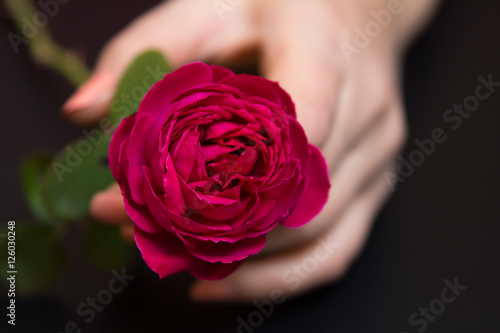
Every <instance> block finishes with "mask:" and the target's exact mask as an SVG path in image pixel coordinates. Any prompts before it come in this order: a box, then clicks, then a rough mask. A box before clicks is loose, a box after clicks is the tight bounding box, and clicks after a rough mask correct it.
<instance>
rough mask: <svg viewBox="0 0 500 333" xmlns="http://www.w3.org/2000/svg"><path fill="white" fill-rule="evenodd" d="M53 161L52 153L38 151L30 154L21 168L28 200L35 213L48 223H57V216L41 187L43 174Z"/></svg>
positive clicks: (38, 217)
mask: <svg viewBox="0 0 500 333" xmlns="http://www.w3.org/2000/svg"><path fill="white" fill-rule="evenodd" d="M51 161H52V156H51V155H49V154H44V153H36V154H33V155H30V156H28V157H27V158H26V159H25V160H24V162H23V165H22V168H21V179H22V185H23V190H24V195H25V197H26V202H27V203H28V206H29V208H30V209H31V212H32V213H33V215H34V216H35V217H36V218H37V219H38V220H40V221H41V222H45V223H47V224H55V223H56V222H55V217H54V216H52V214H51V213H50V211H49V209H48V207H47V205H46V203H45V202H44V200H43V197H42V193H41V190H40V187H41V183H42V175H43V173H44V171H45V170H46V168H47V166H49V165H50V162H51Z"/></svg>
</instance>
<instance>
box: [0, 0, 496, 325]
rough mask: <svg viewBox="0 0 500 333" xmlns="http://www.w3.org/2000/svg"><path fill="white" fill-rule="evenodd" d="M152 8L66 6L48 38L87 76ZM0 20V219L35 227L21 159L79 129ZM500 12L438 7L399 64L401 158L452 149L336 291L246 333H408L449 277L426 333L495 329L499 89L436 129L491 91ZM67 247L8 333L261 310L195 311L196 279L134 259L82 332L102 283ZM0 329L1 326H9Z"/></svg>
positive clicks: (282, 308)
mask: <svg viewBox="0 0 500 333" xmlns="http://www.w3.org/2000/svg"><path fill="white" fill-rule="evenodd" d="M156 2H157V1H154V0H148V1H140V2H139V1H130V2H128V3H127V4H126V5H123V2H122V1H118V0H113V1H111V0H108V1H98V0H85V1H84V0H72V1H71V2H69V3H68V4H67V5H64V6H62V7H61V9H60V13H59V14H58V15H57V16H56V17H54V18H53V19H51V20H50V28H51V30H52V31H53V32H54V35H55V36H56V38H57V39H58V40H59V41H61V42H62V43H63V44H65V45H67V46H68V47H71V48H74V49H76V50H78V51H79V52H80V53H81V54H83V55H84V56H85V57H86V59H87V60H88V63H89V64H91V65H92V64H94V63H95V60H96V56H97V54H98V51H99V49H100V48H101V47H102V45H104V43H105V42H106V41H107V40H108V39H109V38H110V37H111V36H112V35H113V34H114V33H116V32H117V31H119V30H120V28H122V27H123V26H125V25H126V24H127V22H129V21H130V20H131V19H132V18H133V17H135V16H136V15H138V14H139V13H140V12H143V11H144V10H146V9H148V8H150V7H151V6H152V5H153V4H154V3H156ZM117 9H119V10H117ZM1 13H2V15H1V17H0V71H1V75H0V87H1V89H0V101H1V102H0V103H1V104H0V105H1V115H0V124H1V131H0V147H1V148H0V149H1V155H0V156H1V161H2V163H0V174H1V180H2V186H1V187H0V199H1V200H0V202H1V207H2V209H1V221H2V222H6V221H8V220H16V221H17V220H20V219H25V218H29V217H30V214H29V211H28V209H27V207H26V205H25V203H24V200H23V196H22V194H21V191H20V183H19V166H20V163H21V160H22V158H23V156H25V155H26V154H28V153H29V152H32V151H36V150H39V149H41V148H45V149H49V150H53V151H56V150H58V149H60V148H62V147H63V146H64V145H65V144H66V143H67V142H69V140H70V139H72V138H75V137H77V136H79V134H80V131H81V130H80V129H77V128H74V127H72V126H70V125H68V124H67V123H66V122H65V121H64V120H62V119H61V118H60V116H59V113H58V110H59V108H60V106H61V105H62V103H63V102H64V100H65V99H66V98H67V97H68V96H69V95H70V94H71V92H72V88H71V87H70V86H69V85H68V84H67V83H65V81H64V80H62V79H61V78H60V77H58V76H57V75H55V74H53V73H51V72H50V71H47V70H41V69H40V68H37V67H36V66H35V65H33V64H32V62H31V61H30V58H29V56H28V54H27V52H26V48H25V47H21V52H19V53H18V54H15V53H14V51H13V50H12V48H11V46H10V44H9V42H8V40H7V38H6V35H7V33H8V32H10V31H15V30H14V26H13V24H12V23H11V22H10V21H9V20H8V19H7V18H6V15H5V11H4V10H2V12H1ZM499 14H500V3H499V2H498V1H494V0H490V1H488V0H481V1H474V2H473V1H465V0H463V1H457V0H449V1H444V3H443V6H442V7H441V10H440V12H439V13H438V15H437V17H436V19H435V21H434V23H433V24H432V25H431V27H430V28H429V29H428V30H427V32H426V33H425V34H424V35H423V36H422V38H421V39H420V40H419V41H418V42H417V43H416V44H415V45H414V47H413V48H412V49H411V51H410V52H409V54H408V57H407V60H406V63H405V70H404V92H405V98H406V106H407V110H408V120H409V126H410V136H409V141H408V145H407V148H406V151H405V152H404V153H403V155H402V156H403V157H405V158H408V155H409V153H410V152H411V151H413V150H414V149H416V146H415V144H414V143H413V141H414V140H415V139H424V138H428V137H430V135H431V132H432V130H434V129H435V128H442V129H443V130H444V131H445V133H446V134H447V136H448V140H447V141H446V142H444V143H443V144H440V145H438V146H437V148H436V151H435V153H434V154H433V155H432V156H430V157H429V158H427V159H426V161H425V163H423V164H422V165H421V166H419V167H417V168H416V170H415V172H414V173H413V175H412V176H411V177H409V178H408V179H407V180H406V181H405V182H404V183H403V184H401V185H400V186H399V188H398V190H397V191H396V193H395V194H394V196H393V197H392V199H391V200H390V202H389V203H388V204H387V206H386V207H385V209H384V210H383V211H382V213H381V214H380V216H379V218H378V221H377V222H376V224H375V226H374V229H373V232H372V235H371V238H370V239H369V241H368V243H367V245H366V248H365V250H364V252H363V253H362V255H361V257H360V258H359V260H358V261H357V262H356V263H355V264H354V266H353V267H352V269H351V271H350V272H349V274H348V275H347V276H346V277H345V278H344V279H343V280H342V281H341V282H340V283H337V284H335V285H331V286H328V287H325V288H322V289H320V290H318V291H316V292H313V293H311V294H308V295H306V296H303V297H300V298H298V299H296V300H293V301H288V302H286V303H284V304H282V305H279V306H277V307H276V309H275V311H274V313H273V315H271V316H270V317H269V318H266V319H265V321H264V323H263V325H261V326H260V327H259V328H258V329H257V328H256V329H254V331H255V332H395V333H398V332H401V331H407V332H416V331H417V330H416V329H417V328H420V327H421V326H420V325H419V326H417V327H415V326H413V327H412V326H410V324H409V322H408V317H409V316H410V314H412V313H413V312H415V311H418V310H419V307H421V306H422V307H427V306H428V305H429V303H430V302H431V301H432V300H434V299H436V298H439V297H440V294H441V290H442V289H443V288H444V287H445V285H444V284H443V280H444V279H448V280H450V281H453V279H454V278H455V277H457V278H458V282H459V284H463V285H467V286H468V288H467V290H465V291H464V292H463V293H462V294H461V295H460V296H459V297H458V298H457V299H456V300H455V301H454V302H453V303H451V304H448V305H446V308H445V310H444V312H443V313H442V314H441V315H439V316H438V317H437V318H436V319H435V321H434V322H431V323H429V325H428V327H427V329H426V332H500V305H499V299H500V286H499V282H500V279H499V278H500V274H499V273H500V270H499V267H498V265H499V262H500V260H499V259H500V251H499V246H498V237H499V236H500V226H499V222H500V209H499V204H498V201H499V199H500V195H499V194H500V193H499V188H500V176H499V175H498V171H499V170H500V155H499V149H498V143H499V142H500V140H499V139H500V137H499V136H500V131H499V130H498V125H499V124H500V114H499V107H500V90H499V91H497V92H495V93H493V94H492V96H491V97H490V98H489V99H487V100H486V101H483V102H481V104H480V107H479V109H478V110H477V111H476V112H474V113H473V114H472V115H471V116H470V117H469V118H468V119H465V120H464V121H463V123H462V126H461V127H460V128H458V129H457V130H452V129H451V127H450V124H447V123H445V122H444V121H443V113H444V112H445V111H446V109H448V108H450V107H452V106H453V104H454V103H462V102H463V101H464V99H465V98H466V97H467V96H469V95H472V94H474V91H475V88H476V86H477V85H478V83H479V82H478V80H477V77H478V76H479V75H482V76H484V77H487V76H488V75H489V74H492V76H493V79H494V80H495V81H500V63H499V61H500V40H499V38H498V35H499V33H500V20H499V19H498V15H499ZM71 237H72V241H70V242H68V248H69V249H70V250H71V253H72V254H71V264H70V267H69V269H68V270H67V272H66V273H65V275H64V276H63V277H61V279H59V280H58V281H57V283H56V284H55V285H54V286H53V287H52V288H51V290H50V291H49V292H47V293H45V294H43V295H41V296H39V297H35V298H29V299H20V298H18V309H17V323H18V325H17V326H16V329H15V330H13V331H17V332H62V331H64V325H65V323H66V322H67V321H70V320H75V321H76V322H78V324H79V325H80V327H81V328H82V331H83V332H155V331H159V332H236V331H237V326H238V321H237V318H238V316H241V317H242V318H247V317H248V316H249V314H251V313H252V312H253V311H255V309H256V308H255V307H254V306H243V305H213V304H194V303H192V302H190V301H189V300H188V299H187V297H186V293H187V288H188V286H189V284H190V283H191V282H192V279H191V278H190V277H189V276H188V275H187V274H179V275H176V276H174V277H170V278H167V279H165V280H162V281H159V280H158V279H157V278H156V275H155V274H154V273H152V272H151V271H150V270H149V269H148V268H147V267H145V265H144V264H143V263H142V261H141V260H140V259H139V260H137V261H136V262H135V264H133V265H131V266H130V267H128V268H127V271H130V272H133V273H134V275H137V278H136V279H135V280H134V281H132V282H131V284H130V286H129V287H127V288H126V289H125V291H124V292H123V293H121V294H119V295H117V296H116V297H115V299H114V300H113V302H112V303H111V304H110V305H108V306H107V307H106V308H105V309H104V311H103V312H101V313H98V314H97V317H96V320H95V321H93V322H92V323H90V324H86V323H84V321H83V320H82V318H81V317H79V316H78V315H77V314H76V313H75V309H76V307H77V306H78V304H79V303H81V302H82V301H85V299H86V298H87V297H88V296H95V295H96V293H97V292H98V291H99V290H100V289H101V288H104V287H106V285H107V282H108V281H109V279H110V278H111V274H110V273H109V272H101V271H97V270H95V269H94V268H92V267H91V266H90V265H88V264H87V263H85V262H84V260H83V259H82V257H81V254H80V253H79V252H78V251H77V246H76V245H75V244H76V243H78V239H79V235H78V233H76V232H73V234H72V235H71ZM1 291H2V295H1V297H3V298H1V299H0V300H2V302H1V304H2V305H1V307H0V308H3V309H5V308H4V306H6V303H5V299H6V298H5V296H4V295H5V293H4V289H1ZM3 311H5V310H2V313H3ZM0 318H3V319H1V321H2V322H1V323H0V327H6V325H4V324H5V322H6V320H7V319H6V317H5V315H4V314H1V316H0ZM1 331H2V332H3V331H4V329H3V328H2V329H1ZM247 331H248V330H241V332H247Z"/></svg>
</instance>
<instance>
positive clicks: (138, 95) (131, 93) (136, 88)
mask: <svg viewBox="0 0 500 333" xmlns="http://www.w3.org/2000/svg"><path fill="white" fill-rule="evenodd" d="M170 71H171V68H170V65H169V64H168V62H167V60H166V59H165V57H163V55H162V54H161V53H159V52H157V51H147V52H145V53H142V54H141V55H139V56H138V57H137V58H135V59H134V61H132V63H131V64H130V65H129V67H128V68H127V70H126V71H125V74H124V75H123V76H122V78H121V80H120V83H119V84H118V89H117V90H116V94H115V96H114V98H113V102H112V103H111V110H110V113H109V117H110V118H111V120H112V122H113V124H115V125H118V124H119V123H120V121H121V120H122V119H123V118H126V117H128V116H130V115H131V114H134V113H135V112H137V109H138V108H139V104H140V102H141V101H142V98H143V97H144V95H145V94H146V92H147V91H148V90H149V89H150V88H151V87H152V86H153V84H154V83H155V82H157V81H160V80H161V79H163V77H164V76H165V74H166V73H170Z"/></svg>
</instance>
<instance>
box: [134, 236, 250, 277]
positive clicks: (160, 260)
mask: <svg viewBox="0 0 500 333" xmlns="http://www.w3.org/2000/svg"><path fill="white" fill-rule="evenodd" d="M134 238H135V241H136V243H137V246H138V247H139V250H140V251H141V254H142V257H143V258H144V261H145V262H146V264H147V265H148V266H149V267H150V268H151V269H152V270H153V271H155V272H156V273H158V275H159V276H160V278H164V277H167V276H169V275H172V274H175V273H178V272H181V271H185V270H187V271H189V272H190V273H191V274H193V275H194V276H195V277H197V278H199V279H205V280H218V279H223V278H224V277H226V276H227V275H229V274H231V273H232V272H233V271H234V270H235V269H236V268H238V267H239V265H241V263H242V262H241V261H240V262H237V261H236V262H233V263H230V264H223V263H208V262H205V261H203V260H200V259H197V258H195V257H193V256H192V255H190V254H189V253H188V252H187V251H186V250H185V248H184V245H183V244H182V242H181V241H180V240H179V239H178V238H177V237H176V236H174V235H172V234H171V233H169V232H167V231H160V232H158V233H154V234H150V233H147V232H144V231H142V230H141V229H139V228H138V227H135V228H134Z"/></svg>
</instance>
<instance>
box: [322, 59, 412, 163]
mask: <svg viewBox="0 0 500 333" xmlns="http://www.w3.org/2000/svg"><path fill="white" fill-rule="evenodd" d="M363 55H366V57H367V59H365V60H364V61H363V62H358V63H356V64H355V65H351V67H350V68H348V69H347V70H348V72H349V75H348V77H346V79H345V80H344V81H343V86H342V89H341V91H340V93H339V98H338V105H337V112H336V114H335V121H334V122H333V124H332V127H331V130H330V132H329V134H328V138H327V139H326V140H325V142H324V145H323V146H322V147H321V149H322V151H323V153H324V154H325V156H326V157H327V158H328V160H329V169H330V171H332V170H334V169H335V168H336V167H337V166H338V165H339V163H341V162H342V161H343V155H344V154H346V153H347V152H349V151H352V146H353V145H355V144H356V143H357V142H358V141H359V140H360V138H361V137H362V136H363V135H364V134H365V133H366V132H368V129H369V128H370V127H372V126H373V124H374V123H376V122H377V119H378V118H380V117H382V116H383V113H384V112H385V111H387V110H388V109H389V108H391V107H394V106H393V105H395V104H397V103H399V104H402V103H401V102H400V101H399V100H397V101H394V99H395V97H396V98H398V97H397V96H400V92H399V88H398V85H397V82H396V80H395V79H394V78H395V77H396V74H395V73H394V65H393V63H394V62H393V61H392V60H391V58H390V57H389V56H387V58H382V59H381V58H380V57H377V58H375V59H373V56H372V55H371V54H368V53H364V54H363Z"/></svg>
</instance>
